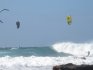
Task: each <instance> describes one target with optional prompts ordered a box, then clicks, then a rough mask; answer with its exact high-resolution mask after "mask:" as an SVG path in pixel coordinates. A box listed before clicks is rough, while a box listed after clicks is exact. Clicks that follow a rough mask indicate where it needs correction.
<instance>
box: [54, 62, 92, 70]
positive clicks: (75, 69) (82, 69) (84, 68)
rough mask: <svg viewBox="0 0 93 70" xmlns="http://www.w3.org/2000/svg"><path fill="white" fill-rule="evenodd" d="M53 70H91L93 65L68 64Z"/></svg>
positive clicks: (55, 67)
mask: <svg viewBox="0 0 93 70" xmlns="http://www.w3.org/2000/svg"><path fill="white" fill-rule="evenodd" d="M53 70H93V65H74V64H72V63H68V64H65V65H58V66H54V67H53Z"/></svg>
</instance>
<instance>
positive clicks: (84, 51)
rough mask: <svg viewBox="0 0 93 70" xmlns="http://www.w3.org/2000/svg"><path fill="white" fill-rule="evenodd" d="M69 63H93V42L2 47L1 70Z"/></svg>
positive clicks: (47, 69) (39, 69) (44, 68)
mask: <svg viewBox="0 0 93 70" xmlns="http://www.w3.org/2000/svg"><path fill="white" fill-rule="evenodd" d="M88 52H90V54H89V55H88ZM87 55H88V56H87ZM83 57H84V58H83ZM67 63H73V64H77V65H81V64H89V65H91V64H93V43H72V42H62V43H56V44H53V45H52V46H47V47H44V46H43V47H26V48H1V49H0V70H52V67H53V66H55V65H61V64H67Z"/></svg>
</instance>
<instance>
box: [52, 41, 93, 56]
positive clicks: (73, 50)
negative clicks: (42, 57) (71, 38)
mask: <svg viewBox="0 0 93 70" xmlns="http://www.w3.org/2000/svg"><path fill="white" fill-rule="evenodd" d="M52 48H53V49H54V50H55V51H57V52H59V53H60V52H64V53H69V54H72V55H75V56H87V54H88V51H89V52H90V56H93V43H71V42H63V43H56V44H54V45H53V46H52Z"/></svg>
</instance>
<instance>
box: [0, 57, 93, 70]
mask: <svg viewBox="0 0 93 70" xmlns="http://www.w3.org/2000/svg"><path fill="white" fill-rule="evenodd" d="M67 63H73V64H77V65H80V64H93V57H86V60H85V59H81V58H75V57H73V56H68V57H36V56H30V57H23V56H20V57H9V56H6V57H1V58H0V68H1V69H2V70H19V69H20V70H34V69H36V68H37V70H39V68H43V67H50V68H52V66H54V65H60V64H67ZM41 70H43V69H41ZM46 70H48V69H46ZM50 70H51V69H50Z"/></svg>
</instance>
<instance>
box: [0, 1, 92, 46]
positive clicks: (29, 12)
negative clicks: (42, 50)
mask: <svg viewBox="0 0 93 70" xmlns="http://www.w3.org/2000/svg"><path fill="white" fill-rule="evenodd" d="M4 8H6V9H9V10H10V11H3V12H2V13H0V19H1V20H2V21H3V22H4V23H3V24H2V23H0V45H3V46H6V45H11V44H12V45H16V46H18V45H19V44H20V45H22V46H47V45H52V44H54V43H57V42H65V41H71V42H86V41H93V0H0V10H2V9H4ZM68 15H71V16H72V25H70V26H69V25H67V23H66V16H68ZM17 20H19V21H20V22H21V27H20V29H17V28H16V21H17Z"/></svg>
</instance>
